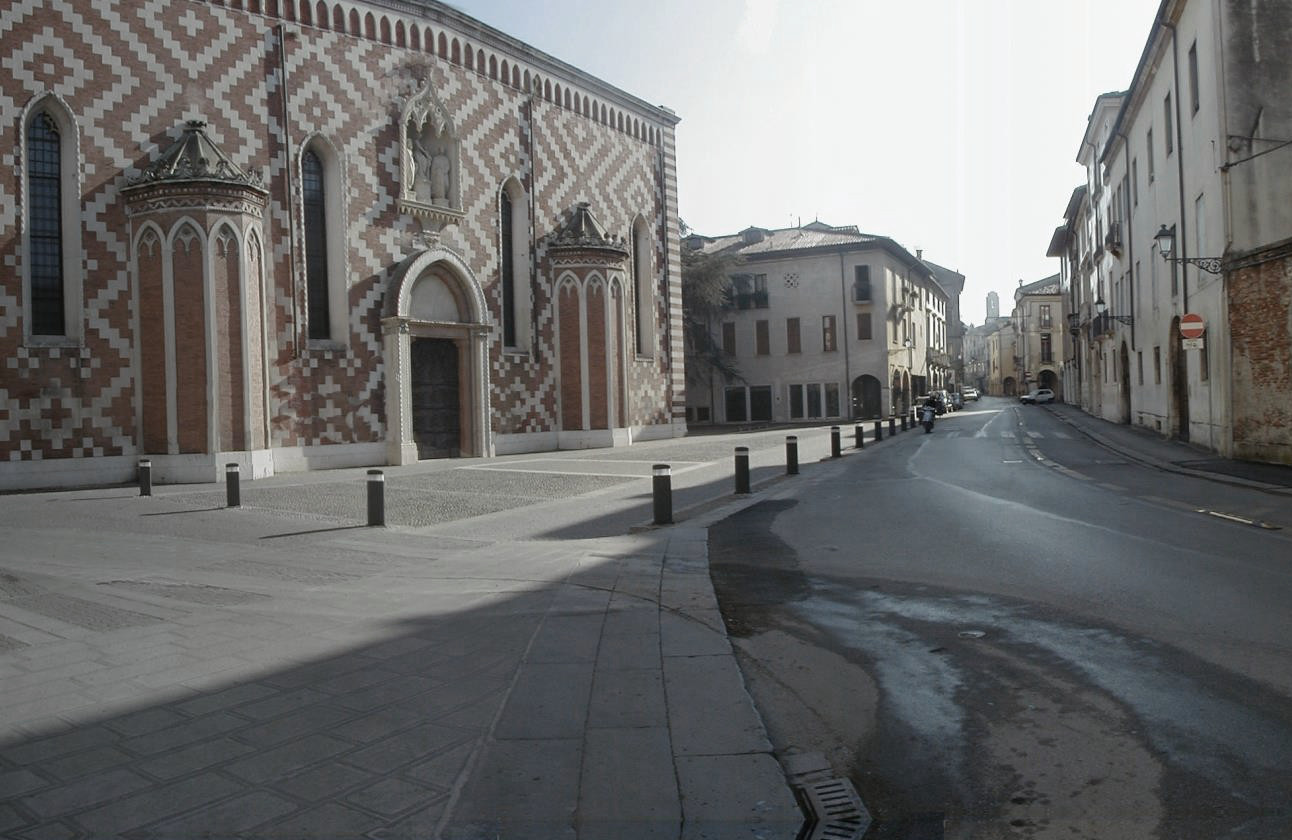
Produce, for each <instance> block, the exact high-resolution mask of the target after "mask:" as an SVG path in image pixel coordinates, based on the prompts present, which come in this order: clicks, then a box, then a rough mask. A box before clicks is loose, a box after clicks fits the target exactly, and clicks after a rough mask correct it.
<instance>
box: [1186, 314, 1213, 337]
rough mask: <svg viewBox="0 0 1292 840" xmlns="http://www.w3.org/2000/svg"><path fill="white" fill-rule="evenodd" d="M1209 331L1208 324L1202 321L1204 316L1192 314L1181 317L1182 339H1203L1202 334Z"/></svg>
mask: <svg viewBox="0 0 1292 840" xmlns="http://www.w3.org/2000/svg"><path fill="white" fill-rule="evenodd" d="M1206 331H1207V322H1206V321H1204V320H1202V316H1201V315H1198V314H1196V313H1194V312H1190V313H1188V314H1186V315H1182V316H1181V317H1180V337H1181V338H1202V334H1203V333H1205V332H1206Z"/></svg>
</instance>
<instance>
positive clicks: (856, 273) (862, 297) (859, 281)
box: [852, 265, 870, 303]
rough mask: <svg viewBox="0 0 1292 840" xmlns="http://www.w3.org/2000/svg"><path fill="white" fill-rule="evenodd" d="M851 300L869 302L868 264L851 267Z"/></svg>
mask: <svg viewBox="0 0 1292 840" xmlns="http://www.w3.org/2000/svg"><path fill="white" fill-rule="evenodd" d="M852 273H853V276H852V300H853V302H854V303H870V266H868V265H857V266H853V268H852Z"/></svg>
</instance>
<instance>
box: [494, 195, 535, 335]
mask: <svg viewBox="0 0 1292 840" xmlns="http://www.w3.org/2000/svg"><path fill="white" fill-rule="evenodd" d="M528 208H529V205H528V201H527V200H526V198H525V191H524V189H523V188H522V187H521V185H520V183H519V182H518V181H517V180H516V179H515V178H512V179H509V180H508V181H507V183H506V184H504V185H503V188H502V190H501V191H500V193H499V195H498V250H499V261H498V262H499V266H500V275H501V276H500V278H499V283H500V287H499V293H500V295H499V296H500V297H501V301H500V303H501V304H502V341H503V346H504V347H507V348H512V349H515V350H517V351H520V352H524V351H526V350H528V348H529V344H530V328H529V323H530V311H531V308H532V295H531V290H530V271H529V267H530V257H529V212H528Z"/></svg>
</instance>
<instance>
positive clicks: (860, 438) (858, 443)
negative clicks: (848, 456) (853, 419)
mask: <svg viewBox="0 0 1292 840" xmlns="http://www.w3.org/2000/svg"><path fill="white" fill-rule="evenodd" d="M852 437H853V444H852V445H853V446H855V447H857V448H858V449H865V448H866V443H865V440H864V438H865V437H866V430H865V429H863V428H861V424H860V423H858V424H857V425H856V426H853V428H852Z"/></svg>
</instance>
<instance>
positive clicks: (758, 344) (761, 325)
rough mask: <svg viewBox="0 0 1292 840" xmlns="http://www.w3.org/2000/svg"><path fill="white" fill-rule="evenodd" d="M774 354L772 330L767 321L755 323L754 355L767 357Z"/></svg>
mask: <svg viewBox="0 0 1292 840" xmlns="http://www.w3.org/2000/svg"><path fill="white" fill-rule="evenodd" d="M771 352H772V342H771V329H770V325H769V324H768V323H767V321H766V320H758V321H755V322H754V355H756V356H766V355H769V354H770V353H771Z"/></svg>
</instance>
